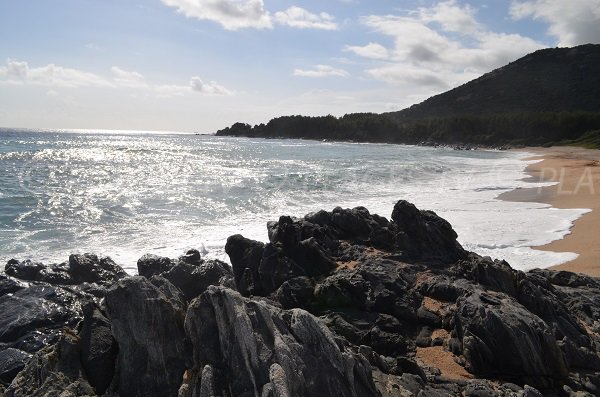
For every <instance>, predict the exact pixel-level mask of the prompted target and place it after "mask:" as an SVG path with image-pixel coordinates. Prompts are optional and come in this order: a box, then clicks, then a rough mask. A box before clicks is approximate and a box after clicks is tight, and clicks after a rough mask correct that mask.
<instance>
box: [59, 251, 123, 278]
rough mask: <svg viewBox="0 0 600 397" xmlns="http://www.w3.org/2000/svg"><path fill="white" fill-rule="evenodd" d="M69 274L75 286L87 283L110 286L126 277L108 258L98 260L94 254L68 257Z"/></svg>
mask: <svg viewBox="0 0 600 397" xmlns="http://www.w3.org/2000/svg"><path fill="white" fill-rule="evenodd" d="M69 272H70V273H71V275H72V276H73V278H74V279H75V280H76V282H77V284H80V283H83V282H88V283H98V284H112V283H114V282H115V281H117V280H120V279H122V278H123V277H125V276H127V273H126V272H125V270H123V269H122V268H121V267H120V266H119V265H117V264H116V263H115V262H113V260H112V259H110V258H108V257H103V258H98V256H96V255H94V254H83V255H75V254H73V255H71V256H69Z"/></svg>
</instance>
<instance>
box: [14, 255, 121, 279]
mask: <svg viewBox="0 0 600 397" xmlns="http://www.w3.org/2000/svg"><path fill="white" fill-rule="evenodd" d="M4 269H5V272H6V274H7V275H9V276H13V277H16V278H19V279H21V280H27V281H41V282H46V283H49V284H52V285H74V284H82V283H86V282H87V283H97V284H101V285H109V284H112V283H113V282H114V281H116V280H119V279H121V278H123V277H125V276H126V275H127V273H126V272H125V271H124V270H123V269H122V268H121V267H120V266H119V265H117V264H116V263H114V262H113V261H112V260H111V259H110V258H98V257H97V256H96V255H94V254H83V255H71V256H70V257H69V263H68V264H67V263H59V264H51V265H44V264H42V263H39V262H33V261H30V260H25V261H22V262H19V261H18V260H15V259H11V260H10V261H8V263H7V264H6V265H5V268H4Z"/></svg>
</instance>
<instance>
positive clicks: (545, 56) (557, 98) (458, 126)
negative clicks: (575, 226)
mask: <svg viewBox="0 0 600 397" xmlns="http://www.w3.org/2000/svg"><path fill="white" fill-rule="evenodd" d="M597 70H600V45H592V44H588V45H584V46H579V47H573V48H553V49H545V50H540V51H536V52H534V53H532V54H529V55H527V56H525V57H523V58H521V59H519V60H517V61H515V62H512V63H510V64H508V65H506V66H504V67H502V68H499V69H496V70H494V71H492V72H490V73H487V74H485V75H483V76H481V77H480V78H478V79H475V80H473V81H470V82H468V83H466V84H464V85H462V86H460V87H457V88H455V89H452V90H450V91H447V92H445V93H443V94H440V95H436V96H434V97H431V98H429V99H427V100H426V101H424V102H422V103H420V104H418V105H414V106H412V107H410V108H408V109H405V110H402V111H399V112H393V113H383V114H375V113H353V114H347V115H344V116H342V117H339V118H336V117H333V116H320V117H309V116H284V117H278V118H275V119H272V120H271V121H269V122H268V123H267V124H259V125H255V126H250V125H248V124H243V123H236V124H234V125H232V126H231V127H227V128H225V129H222V130H220V131H218V132H217V135H223V136H248V137H271V138H274V137H281V138H305V139H329V140H352V141H361V142H390V143H407V144H417V143H422V142H426V143H442V144H457V143H462V144H475V145H488V146H495V145H505V144H522V145H542V144H543V145H551V144H558V143H560V144H576V145H586V146H588V147H600V138H599V137H598V135H599V134H598V131H599V130H600V74H598V73H597V72H596V71H597ZM593 131H595V132H593Z"/></svg>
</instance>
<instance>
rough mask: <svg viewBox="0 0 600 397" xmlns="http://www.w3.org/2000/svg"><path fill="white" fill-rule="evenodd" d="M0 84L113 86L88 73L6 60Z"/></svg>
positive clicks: (1, 72)
mask: <svg viewBox="0 0 600 397" xmlns="http://www.w3.org/2000/svg"><path fill="white" fill-rule="evenodd" d="M0 83H4V84H31V85H41V86H51V87H112V86H113V84H112V83H111V82H110V81H108V80H106V79H104V78H102V77H100V76H98V75H96V74H94V73H90V72H84V71H81V70H77V69H71V68H64V67H62V66H57V65H54V64H49V65H46V66H41V67H35V68H32V67H29V64H28V63H27V62H24V61H16V60H13V59H8V60H7V61H6V65H5V66H0Z"/></svg>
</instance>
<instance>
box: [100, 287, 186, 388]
mask: <svg viewBox="0 0 600 397" xmlns="http://www.w3.org/2000/svg"><path fill="white" fill-rule="evenodd" d="M106 307H107V312H108V317H109V319H110V321H111V323H112V333H113V336H114V338H115V340H116V341H117V343H118V346H119V352H118V354H117V367H116V375H117V376H118V377H117V379H118V381H117V385H116V386H117V390H118V393H119V394H120V395H122V396H146V395H155V396H176V395H177V390H178V389H179V386H180V385H181V382H182V376H183V373H184V371H185V368H186V365H185V362H186V358H187V356H188V354H189V350H188V345H187V343H186V339H185V333H184V329H183V321H184V318H185V313H184V312H183V311H181V310H180V309H179V308H177V307H175V306H174V305H173V304H172V303H171V300H170V299H169V298H168V297H166V296H165V295H164V293H163V292H161V290H160V289H159V288H157V287H156V286H155V285H153V284H152V283H151V282H150V281H149V280H148V279H146V278H145V277H140V276H138V277H130V278H126V279H123V280H120V281H119V282H117V283H116V284H115V285H114V286H113V287H112V288H111V289H110V290H109V291H108V293H107V294H106Z"/></svg>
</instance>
